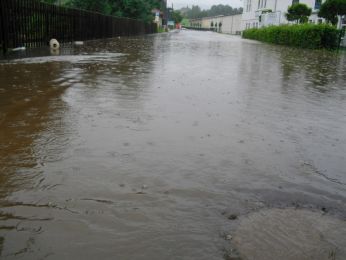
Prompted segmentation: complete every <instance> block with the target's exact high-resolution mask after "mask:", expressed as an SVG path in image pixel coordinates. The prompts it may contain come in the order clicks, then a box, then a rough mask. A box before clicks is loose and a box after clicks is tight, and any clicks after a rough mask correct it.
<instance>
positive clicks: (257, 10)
mask: <svg viewBox="0 0 346 260" xmlns="http://www.w3.org/2000/svg"><path fill="white" fill-rule="evenodd" d="M325 1H326V0H244V11H243V16H242V25H241V27H242V30H245V29H249V28H258V27H262V26H268V25H279V24H285V23H288V21H287V19H286V16H285V14H286V13H287V9H288V7H289V6H290V5H292V4H295V3H302V4H306V5H307V6H308V7H310V8H311V9H312V15H311V16H310V17H309V22H310V23H322V22H323V19H322V18H319V17H318V16H317V14H318V11H319V9H320V7H321V4H322V3H323V2H325Z"/></svg>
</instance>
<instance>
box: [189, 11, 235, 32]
mask: <svg viewBox="0 0 346 260" xmlns="http://www.w3.org/2000/svg"><path fill="white" fill-rule="evenodd" d="M241 22H242V15H241V14H237V15H227V16H224V15H219V16H213V17H204V18H200V19H193V20H190V24H191V26H192V27H195V28H200V29H205V30H211V31H216V32H220V33H226V34H240V33H241Z"/></svg>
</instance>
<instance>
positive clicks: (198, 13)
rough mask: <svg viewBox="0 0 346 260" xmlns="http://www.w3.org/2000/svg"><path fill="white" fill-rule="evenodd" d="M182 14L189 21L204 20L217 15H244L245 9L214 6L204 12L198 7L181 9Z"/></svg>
mask: <svg viewBox="0 0 346 260" xmlns="http://www.w3.org/2000/svg"><path fill="white" fill-rule="evenodd" d="M180 12H181V14H182V15H183V16H184V17H185V18H188V19H196V18H203V17H208V16H217V15H234V14H241V13H243V8H233V7H231V6H229V5H213V6H212V7H211V8H210V9H209V10H202V9H201V8H200V7H199V6H198V5H193V6H192V7H191V8H189V7H185V8H181V9H180Z"/></svg>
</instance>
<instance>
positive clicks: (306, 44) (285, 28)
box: [243, 24, 341, 49]
mask: <svg viewBox="0 0 346 260" xmlns="http://www.w3.org/2000/svg"><path fill="white" fill-rule="evenodd" d="M340 36H341V31H340V30H338V29H336V28H335V27H333V26H331V25H327V24H318V25H316V24H295V25H280V26H269V27H263V28H259V29H256V28H253V29H247V30H245V31H244V32H243V38H245V39H252V40H258V41H263V42H268V43H274V44H280V45H288V46H293V47H300V48H308V49H319V48H327V49H335V48H338V47H339V45H340Z"/></svg>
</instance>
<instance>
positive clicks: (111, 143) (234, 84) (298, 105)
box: [0, 31, 346, 260]
mask: <svg viewBox="0 0 346 260" xmlns="http://www.w3.org/2000/svg"><path fill="white" fill-rule="evenodd" d="M40 51H42V52H43V54H44V52H47V50H40ZM40 55H42V54H40ZM29 56H32V57H29ZM345 82H346V55H345V53H334V52H329V51H310V50H297V49H291V48H286V47H280V46H273V45H266V44H262V43H258V42H254V41H246V40H242V39H240V38H239V37H235V36H227V35H220V34H215V33H210V32H192V31H182V32H178V33H170V34H160V35H155V36H146V37H136V38H121V39H115V40H108V41H96V42H88V43H86V44H85V45H84V46H81V47H76V48H74V49H72V48H70V49H69V48H68V47H64V48H63V49H62V50H61V53H60V55H58V56H54V55H50V54H49V53H47V55H46V56H37V53H35V52H33V53H26V54H22V56H21V58H20V59H10V60H2V61H1V63H0V252H1V258H3V259H151V260H153V259H225V258H226V259H278V257H279V258H280V259H292V258H290V257H292V256H294V257H296V258H294V259H313V258H314V257H315V256H316V252H320V255H322V256H325V257H327V258H329V259H346V253H345V249H344V248H346V234H344V233H343V232H345V226H346V221H345V220H346V158H345V157H346V84H345ZM307 227H311V228H307ZM343 245H345V246H344V247H343ZM271 246H272V247H273V248H274V249H273V250H272V254H270V253H269V254H268V250H271V249H270V247H271ZM284 249H287V253H285V251H284ZM315 249H316V250H315ZM317 249H318V250H317ZM283 251H284V252H283Z"/></svg>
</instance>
